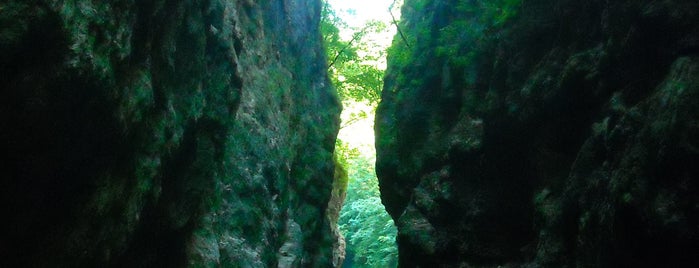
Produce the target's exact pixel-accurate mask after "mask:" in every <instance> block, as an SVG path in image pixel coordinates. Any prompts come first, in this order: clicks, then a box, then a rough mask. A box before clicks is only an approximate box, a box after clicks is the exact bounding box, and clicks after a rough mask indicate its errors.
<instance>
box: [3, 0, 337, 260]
mask: <svg viewBox="0 0 699 268" xmlns="http://www.w3.org/2000/svg"><path fill="white" fill-rule="evenodd" d="M319 16H320V1H305V0H284V1H252V0H239V1H234V0H176V1H162V0H147V1H134V0H117V1H87V0H80V1H39V0H33V1H32V0H30V1H26V0H5V1H2V2H1V3H0V25H2V27H0V73H2V75H0V90H1V97H0V109H1V110H0V152H1V153H2V159H4V160H3V165H2V166H3V169H2V176H0V177H2V184H1V185H0V203H1V204H2V205H0V206H1V209H2V211H1V213H2V219H3V226H4V227H3V228H2V231H0V266H3V267H182V266H194V267H275V266H279V267H330V266H332V262H333V258H334V256H333V250H332V245H333V243H336V244H337V242H335V240H336V238H335V237H334V236H333V233H332V228H333V227H332V226H334V225H335V223H333V222H330V220H329V219H331V218H332V217H329V216H328V215H327V212H326V208H327V207H328V202H329V201H330V197H331V191H332V187H333V170H334V165H333V161H332V152H333V147H334V141H335V137H336V134H337V130H338V125H339V112H340V105H339V102H338V100H337V96H336V94H335V93H334V90H333V89H332V88H331V87H330V85H329V82H328V79H327V77H326V72H325V69H326V67H325V64H326V63H325V59H324V53H323V49H322V47H321V37H320V34H319V30H318V21H319ZM334 202H337V200H336V201H334ZM336 254H337V253H336Z"/></svg>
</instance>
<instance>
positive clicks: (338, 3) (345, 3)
mask: <svg viewBox="0 0 699 268" xmlns="http://www.w3.org/2000/svg"><path fill="white" fill-rule="evenodd" d="M328 2H329V3H330V5H332V6H333V8H334V9H335V11H336V12H337V15H339V16H340V17H341V18H342V19H343V20H344V21H345V22H347V24H349V26H350V27H360V26H362V25H364V24H365V23H366V22H367V21H368V20H371V19H374V20H381V21H385V22H390V21H391V15H390V14H389V13H388V7H389V6H390V5H391V3H392V2H393V0H328ZM350 12H351V13H354V14H351V13H350ZM394 15H396V16H397V14H394ZM396 19H397V18H396Z"/></svg>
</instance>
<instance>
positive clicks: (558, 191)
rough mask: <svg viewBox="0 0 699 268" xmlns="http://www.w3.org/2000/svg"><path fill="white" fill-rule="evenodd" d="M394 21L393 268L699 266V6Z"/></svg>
mask: <svg viewBox="0 0 699 268" xmlns="http://www.w3.org/2000/svg"><path fill="white" fill-rule="evenodd" d="M402 10H403V15H402V17H403V20H402V22H401V24H400V25H401V27H400V29H401V31H402V36H401V35H399V36H397V37H396V38H395V39H394V44H393V48H392V49H391V50H390V51H389V66H388V70H387V75H386V80H385V86H384V90H383V95H382V97H383V99H382V102H381V104H380V105H379V108H378V111H377V116H376V134H377V150H378V156H377V157H378V159H377V160H378V161H377V173H378V177H379V181H380V187H381V194H382V199H383V202H384V204H385V205H386V208H387V210H388V212H389V214H391V216H392V217H393V218H394V220H395V222H396V225H397V227H398V238H397V239H398V245H399V252H400V266H402V267H690V266H696V265H697V264H699V255H697V254H696V249H697V248H699V228H698V227H699V189H698V187H697V186H698V183H699V181H698V179H699V168H698V165H697V163H699V2H697V1H682V0H666V1H650V0H648V1H645V0H643V1H641V0H633V1H632V0H621V1H602V0H555V1H554V0H525V1H511V0H492V1H478V0H476V1H466V0H463V1H457V0H406V1H405V5H404V7H403V9H402Z"/></svg>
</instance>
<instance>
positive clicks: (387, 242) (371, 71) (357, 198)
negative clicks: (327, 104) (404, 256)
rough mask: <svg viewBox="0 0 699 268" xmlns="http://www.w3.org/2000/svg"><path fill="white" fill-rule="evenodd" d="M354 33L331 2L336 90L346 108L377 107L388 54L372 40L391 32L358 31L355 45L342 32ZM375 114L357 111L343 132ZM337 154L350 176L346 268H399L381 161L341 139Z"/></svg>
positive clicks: (325, 26) (326, 34)
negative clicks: (381, 186) (378, 165)
mask: <svg viewBox="0 0 699 268" xmlns="http://www.w3.org/2000/svg"><path fill="white" fill-rule="evenodd" d="M348 28H349V27H348V26H347V25H346V24H345V23H344V22H343V21H342V20H341V19H340V18H339V17H338V16H337V15H336V14H335V12H334V11H333V10H332V8H331V7H330V6H329V5H328V4H327V3H326V4H325V5H324V8H323V11H322V20H321V32H322V34H323V38H324V41H325V52H326V54H327V55H326V56H327V58H328V72H329V74H330V78H331V80H332V82H333V85H334V86H335V87H336V88H337V90H338V93H339V95H340V98H341V99H342V102H343V104H345V105H346V107H348V106H351V105H350V104H352V103H358V102H360V103H366V104H368V105H369V106H370V107H374V108H375V107H376V105H377V104H378V102H379V100H380V97H381V89H382V87H383V75H384V70H382V69H380V68H378V67H377V65H378V64H377V62H379V61H380V60H381V58H382V57H383V56H384V55H383V53H385V52H378V53H377V52H376V51H372V49H374V48H373V47H372V44H371V43H370V42H369V41H368V40H367V38H366V37H368V36H369V35H371V34H373V33H377V32H381V31H385V30H386V29H387V25H385V24H384V23H381V22H376V21H373V22H369V23H368V24H366V25H364V26H363V27H360V28H359V29H354V34H353V35H351V37H350V40H346V39H343V38H342V36H341V31H340V29H343V30H347V29H348ZM371 114H372V113H371V111H357V112H356V113H353V114H351V115H350V117H349V119H348V120H346V121H345V122H343V127H345V126H348V125H351V124H352V123H353V122H356V121H359V120H366V119H367V118H368V117H369V116H371ZM335 153H336V156H337V160H338V163H340V164H341V165H342V166H343V167H344V168H345V170H347V171H348V175H349V176H348V181H349V182H348V185H347V197H346V199H345V205H344V206H343V208H342V211H341V212H340V219H339V222H338V224H339V225H340V230H341V231H342V233H343V234H344V236H345V241H346V259H345V263H344V265H343V267H345V268H348V267H395V266H396V265H397V260H398V248H397V246H396V242H395V240H396V228H395V226H394V224H393V220H392V219H391V217H390V216H389V215H388V213H386V211H385V209H384V207H383V205H382V203H381V198H380V197H379V196H380V195H379V188H378V179H377V178H376V174H375V172H374V158H375V156H373V155H372V156H367V155H363V154H362V153H361V152H360V151H359V150H358V149H357V148H352V147H351V146H350V145H348V144H347V143H344V142H343V141H341V140H339V139H338V141H337V142H336V145H335Z"/></svg>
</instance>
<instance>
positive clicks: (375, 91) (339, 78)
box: [321, 3, 386, 104]
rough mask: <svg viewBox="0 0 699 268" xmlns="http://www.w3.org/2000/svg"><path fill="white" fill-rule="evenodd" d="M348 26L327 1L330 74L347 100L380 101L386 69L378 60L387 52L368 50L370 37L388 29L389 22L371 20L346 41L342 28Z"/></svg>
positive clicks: (325, 32)
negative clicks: (379, 53) (384, 70)
mask: <svg viewBox="0 0 699 268" xmlns="http://www.w3.org/2000/svg"><path fill="white" fill-rule="evenodd" d="M348 28H349V27H348V26H347V24H346V23H344V22H343V21H342V20H341V19H340V18H339V17H338V16H337V15H336V14H335V12H334V11H333V10H332V8H331V7H330V5H329V4H327V3H326V4H325V5H324V7H323V11H322V17H321V32H322V34H323V39H324V42H325V53H326V56H327V58H328V61H329V62H328V72H329V74H330V78H331V80H332V82H333V85H334V86H335V88H336V89H337V91H338V93H339V95H340V98H341V99H342V100H343V101H366V102H369V103H372V104H376V103H378V101H379V99H380V97H381V88H382V78H383V70H381V69H380V68H378V67H377V65H376V63H377V61H378V60H379V59H380V58H381V57H383V55H375V54H373V53H367V51H369V50H370V49H371V45H372V44H370V43H369V41H368V40H366V37H367V36H369V35H371V34H373V33H379V32H382V31H385V30H386V25H385V24H384V23H382V22H379V21H371V22H369V23H367V24H366V25H364V26H363V27H362V28H361V29H352V30H354V31H355V33H354V34H353V35H352V38H351V40H349V41H346V40H343V39H342V36H341V34H340V30H341V29H348Z"/></svg>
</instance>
